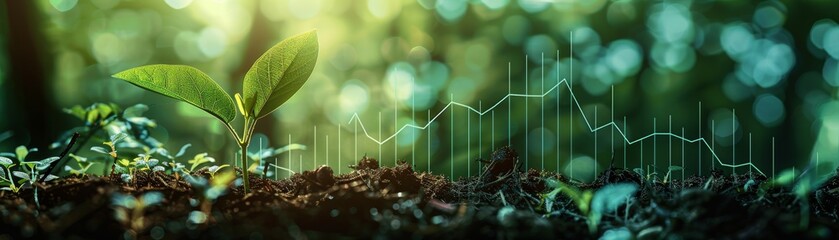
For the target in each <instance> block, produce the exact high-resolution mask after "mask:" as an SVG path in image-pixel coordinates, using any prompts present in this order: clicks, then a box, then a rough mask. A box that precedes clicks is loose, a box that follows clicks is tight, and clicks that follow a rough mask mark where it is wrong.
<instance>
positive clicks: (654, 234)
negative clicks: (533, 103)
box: [0, 147, 839, 239]
mask: <svg viewBox="0 0 839 240" xmlns="http://www.w3.org/2000/svg"><path fill="white" fill-rule="evenodd" d="M485 163H486V164H485V167H484V169H483V171H482V172H481V173H480V174H479V175H476V176H471V177H464V178H461V179H458V180H457V181H451V180H450V179H448V178H446V177H444V176H441V175H434V174H431V173H426V172H420V173H418V172H415V171H414V170H413V168H412V166H410V165H409V164H407V163H405V162H400V163H399V164H398V165H397V166H394V167H381V166H380V165H379V162H378V161H377V160H376V159H373V158H369V157H366V156H365V157H363V158H362V159H361V160H359V162H358V163H357V165H356V166H353V167H354V171H352V172H351V173H347V174H342V175H337V176H336V175H334V171H333V170H332V169H331V168H330V167H328V166H321V167H319V168H317V169H315V170H312V171H305V172H303V173H299V174H295V175H293V176H292V177H290V178H288V179H284V180H279V181H275V180H269V179H262V178H251V179H249V181H250V184H251V187H252V192H251V193H249V194H247V195H245V194H243V191H242V189H241V188H240V187H235V188H231V189H230V190H229V191H228V192H227V194H225V195H221V196H220V197H218V198H217V199H215V200H212V201H210V200H207V199H206V198H205V197H204V196H203V195H202V194H203V193H202V191H201V190H200V189H201V188H200V187H199V186H197V185H193V183H190V181H186V179H185V178H186V177H187V176H178V175H169V174H164V173H161V172H138V173H137V174H136V175H135V176H134V177H133V178H132V180H131V181H128V182H125V181H123V180H122V179H121V178H120V177H118V176H101V177H67V178H63V179H60V180H56V181H53V182H49V183H46V184H43V185H39V186H37V188H38V196H37V197H38V200H39V201H38V203H39V205H37V204H36V202H35V200H34V199H35V191H33V189H32V188H29V189H24V190H22V191H21V192H19V193H11V192H6V191H4V192H0V222H2V224H0V238H13V239H16V238H122V237H126V236H127V237H138V238H151V239H160V238H177V239H180V238H301V237H307V238H377V237H382V238H400V237H406V238H440V239H459V238H479V239H486V238H527V239H534V238H547V239H551V238H566V239H591V238H599V237H601V236H606V237H615V236H630V237H635V238H639V239H657V238H699V239H710V238H773V239H774V238H826V239H830V238H833V237H835V235H836V234H837V232H839V225H837V223H836V221H837V220H839V218H837V213H839V207H837V206H839V190H837V189H839V178H836V177H833V178H831V179H830V180H828V181H827V182H826V183H825V184H824V185H822V186H821V187H820V188H818V189H816V190H815V191H813V193H812V194H811V195H810V197H809V198H808V199H807V201H802V200H801V199H797V198H796V197H795V195H794V194H793V193H791V192H790V190H789V189H784V188H772V189H769V190H766V191H765V192H760V191H761V190H758V189H757V188H756V187H752V188H746V187H744V186H745V184H747V183H748V182H749V181H752V183H754V184H758V185H759V184H761V183H763V182H764V181H765V180H766V178H765V177H763V176H754V175H752V176H749V175H730V174H729V175H726V174H724V173H722V172H721V171H715V172H713V173H712V174H711V175H710V176H707V177H705V176H691V177H689V178H687V179H685V180H684V181H682V180H681V179H676V180H672V181H669V182H664V181H659V180H656V179H647V177H646V176H642V175H641V174H638V173H636V172H634V171H632V170H627V169H620V168H609V169H607V170H605V171H604V172H602V173H601V174H600V175H599V176H598V177H597V179H596V180H595V181H593V182H592V183H580V182H578V181H575V180H573V179H569V178H567V177H566V176H564V175H560V174H557V173H552V172H544V171H538V170H534V169H529V170H523V169H521V163H520V161H519V157H518V154H517V153H516V151H515V150H513V149H512V148H510V147H504V148H501V149H499V150H497V151H496V152H495V153H493V154H492V156H491V157H490V159H489V161H486V162H485ZM237 171H239V170H237ZM194 176H195V177H198V176H200V177H204V178H209V177H210V175H209V173H208V171H207V170H206V169H204V170H199V171H196V172H195V173H194ZM549 178H551V179H556V180H559V181H561V182H564V183H566V184H569V185H571V186H575V187H577V188H580V189H583V190H593V191H596V190H597V189H599V188H600V187H602V186H605V185H608V184H613V183H627V182H628V183H634V184H636V185H637V186H639V190H638V192H637V193H636V196H635V200H634V201H632V202H631V203H630V204H629V205H628V206H622V207H620V208H619V209H618V211H617V212H618V213H615V214H607V215H604V216H603V219H602V221H601V223H600V224H599V225H598V228H597V229H598V231H597V232H594V233H591V232H589V228H588V226H587V225H586V224H587V223H586V216H584V215H583V214H582V213H581V212H580V211H579V208H578V207H577V206H575V204H574V202H573V201H572V200H571V199H569V198H568V197H567V196H565V195H562V194H560V195H558V196H557V197H556V199H555V200H556V201H555V202H556V204H555V205H558V206H554V209H555V210H554V211H552V212H546V211H545V208H544V207H543V201H545V199H544V197H545V195H543V193H545V192H548V191H550V190H552V189H548V186H547V184H546V179H549ZM755 186H757V185H755ZM146 193H160V194H161V195H160V196H161V197H162V202H161V203H160V204H155V205H151V206H148V207H145V208H143V209H141V210H137V209H136V208H135V209H129V210H128V211H126V209H125V208H124V207H120V206H118V205H119V204H118V201H116V199H119V198H120V197H124V196H132V197H136V198H138V199H142V196H143V195H144V194H146ZM804 202H806V203H807V204H806V205H805V204H802V203H804ZM125 219H128V220H125ZM804 219H806V222H804V223H803V221H804Z"/></svg>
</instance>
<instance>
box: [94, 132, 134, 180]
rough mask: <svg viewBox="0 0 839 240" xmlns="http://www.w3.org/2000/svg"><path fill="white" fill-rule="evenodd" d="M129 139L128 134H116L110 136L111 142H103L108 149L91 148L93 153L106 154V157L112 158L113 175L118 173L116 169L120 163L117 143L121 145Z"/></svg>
mask: <svg viewBox="0 0 839 240" xmlns="http://www.w3.org/2000/svg"><path fill="white" fill-rule="evenodd" d="M127 137H128V134H125V133H122V132H121V133H117V134H114V135H111V136H110V141H105V142H102V144H103V145H105V146H107V147H108V148H104V147H101V146H93V147H90V150H91V151H94V152H98V153H102V154H106V155H108V156H110V157H111V159H112V161H111V163H112V164H111V173H114V172H115V171H116V169H115V168H116V165H117V162H118V161H119V160H118V159H119V155H117V147H116V146H117V143H119V142H120V141H122V140H123V139H126V138H127Z"/></svg>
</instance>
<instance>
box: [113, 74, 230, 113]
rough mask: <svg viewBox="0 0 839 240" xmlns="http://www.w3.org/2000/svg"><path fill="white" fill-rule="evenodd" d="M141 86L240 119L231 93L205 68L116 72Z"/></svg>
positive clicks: (211, 111) (124, 78) (208, 111)
mask: <svg viewBox="0 0 839 240" xmlns="http://www.w3.org/2000/svg"><path fill="white" fill-rule="evenodd" d="M113 77H115V78H119V79H123V80H125V81H127V82H129V83H131V84H134V85H137V86H138V87H141V88H145V89H146V90H149V91H152V92H156V93H159V94H162V95H164V96H167V97H170V98H174V99H177V100H181V101H184V102H187V103H189V104H192V105H193V106H196V107H198V108H200V109H201V110H204V111H206V112H207V113H209V114H211V115H213V116H214V117H216V118H218V119H219V120H222V121H224V122H225V123H229V122H231V121H233V119H234V118H236V107H235V106H234V105H233V99H232V98H230V95H227V93H226V92H224V90H223V89H222V88H221V86H219V85H218V83H216V82H215V81H213V79H211V78H210V76H207V74H205V73H204V72H201V70H198V69H196V68H194V67H190V66H184V65H164V64H159V65H147V66H142V67H136V68H132V69H128V70H125V71H122V72H120V73H117V74H114V75H113Z"/></svg>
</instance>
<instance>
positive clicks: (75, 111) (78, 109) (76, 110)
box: [64, 105, 86, 120]
mask: <svg viewBox="0 0 839 240" xmlns="http://www.w3.org/2000/svg"><path fill="white" fill-rule="evenodd" d="M64 112H65V113H67V114H70V115H73V116H75V117H77V118H79V119H81V120H84V119H85V112H86V111H85V110H84V108H82V106H80V105H76V106H73V107H72V108H65V109H64Z"/></svg>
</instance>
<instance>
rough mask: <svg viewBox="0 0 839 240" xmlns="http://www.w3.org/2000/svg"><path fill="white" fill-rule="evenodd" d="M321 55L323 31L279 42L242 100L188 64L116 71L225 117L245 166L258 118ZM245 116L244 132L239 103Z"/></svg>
mask: <svg viewBox="0 0 839 240" xmlns="http://www.w3.org/2000/svg"><path fill="white" fill-rule="evenodd" d="M317 55H318V41H317V33H316V32H315V31H314V30H312V31H309V32H305V33H302V34H300V35H297V36H293V37H291V38H288V39H286V40H283V41H281V42H280V43H278V44H277V45H274V46H273V47H271V49H269V50H268V51H267V52H266V53H265V54H263V55H262V56H260V57H259V59H257V60H256V62H255V63H254V64H253V66H251V68H250V70H248V72H247V73H246V74H245V78H244V84H243V86H242V91H243V94H242V95H240V94H238V93H237V94H235V98H236V104H234V103H233V98H231V97H230V95H228V94H227V93H226V92H224V90H223V89H222V88H221V86H219V85H218V84H217V83H216V82H214V81H213V80H212V79H211V78H210V76H207V74H205V73H204V72H202V71H201V70H198V69H196V68H194V67H190V66H184V65H164V64H160V65H147V66H142V67H136V68H132V69H128V70H125V71H122V72H120V73H117V74H114V75H113V76H114V77H115V78H119V79H123V80H125V81H127V82H129V83H131V84H134V85H136V86H139V87H141V88H144V89H146V90H149V91H152V92H156V93H159V94H162V95H164V96H167V97H170V98H174V99H177V100H180V101H184V102H186V103H189V104H191V105H193V106H195V107H198V108H200V109H201V110H204V111H205V112H207V113H209V114H210V115H212V116H213V117H215V118H217V119H219V120H221V121H222V122H223V123H224V126H226V127H227V130H228V131H229V132H230V134H231V135H233V137H234V138H235V139H236V141H237V143H238V144H239V148H240V149H241V161H242V168H247V166H249V165H248V160H247V159H248V158H247V155H248V149H247V148H248V145H249V144H250V141H251V138H252V137H253V131H254V128H255V126H256V122H257V121H258V120H259V119H261V118H263V117H265V116H268V115H269V114H270V113H271V112H273V111H274V110H276V109H277V108H278V107H280V106H281V105H282V104H283V103H285V102H286V101H288V99H289V98H291V96H292V95H294V93H295V92H297V90H300V88H301V87H302V86H303V84H304V83H305V82H306V80H307V79H308V78H309V75H311V74H312V70H314V67H315V62H316V61H317ZM237 106H238V109H239V113H241V114H242V116H243V117H244V126H243V128H242V134H241V135H240V134H239V133H237V132H236V131H235V130H234V129H233V126H232V125H231V122H232V121H233V120H234V119H235V118H236V109H237ZM248 172H249V171H248V170H247V169H245V170H244V171H242V175H243V176H242V177H243V179H244V191H245V193H247V192H249V191H250V187H249V183H248V182H249V177H248Z"/></svg>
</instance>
